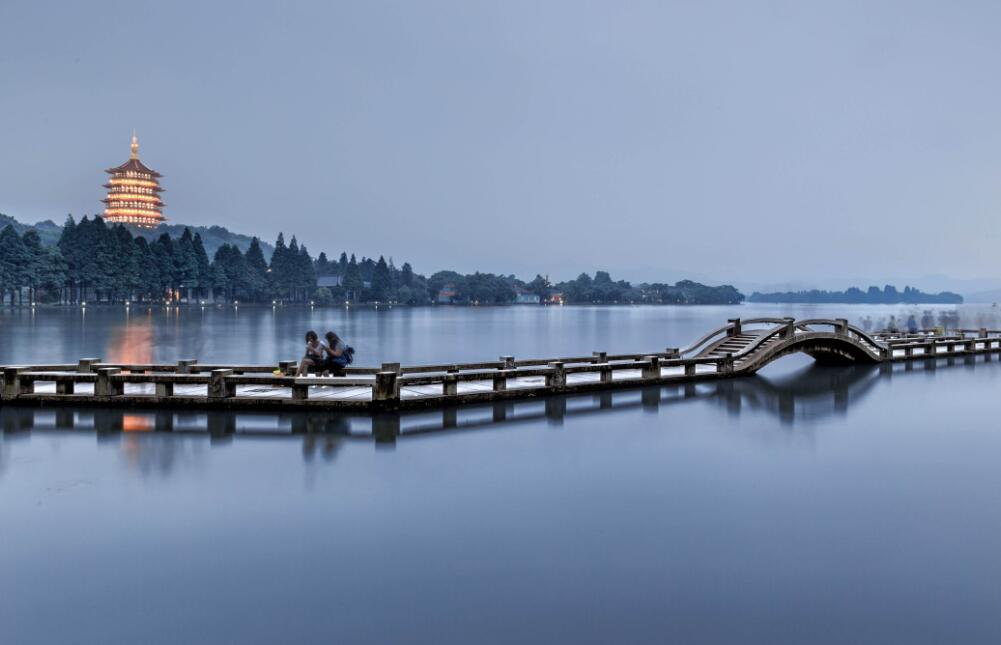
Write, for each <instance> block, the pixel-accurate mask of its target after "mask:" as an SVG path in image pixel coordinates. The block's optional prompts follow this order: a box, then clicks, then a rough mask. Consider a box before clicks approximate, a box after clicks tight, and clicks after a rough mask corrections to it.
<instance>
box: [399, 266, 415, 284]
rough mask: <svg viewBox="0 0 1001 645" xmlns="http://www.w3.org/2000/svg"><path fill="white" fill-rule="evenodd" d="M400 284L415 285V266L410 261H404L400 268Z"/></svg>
mask: <svg viewBox="0 0 1001 645" xmlns="http://www.w3.org/2000/svg"><path fill="white" fill-rule="evenodd" d="M400 284H401V285H402V286H404V287H412V286H414V268H413V267H412V266H410V263H409V262H404V263H403V267H402V268H401V269H400Z"/></svg>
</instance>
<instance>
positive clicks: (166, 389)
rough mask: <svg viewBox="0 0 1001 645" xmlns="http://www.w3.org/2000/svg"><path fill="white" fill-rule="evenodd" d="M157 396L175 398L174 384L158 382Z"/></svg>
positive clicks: (171, 382)
mask: <svg viewBox="0 0 1001 645" xmlns="http://www.w3.org/2000/svg"><path fill="white" fill-rule="evenodd" d="M156 395H157V397H161V398H163V397H168V396H174V382H173V381H157V382H156Z"/></svg>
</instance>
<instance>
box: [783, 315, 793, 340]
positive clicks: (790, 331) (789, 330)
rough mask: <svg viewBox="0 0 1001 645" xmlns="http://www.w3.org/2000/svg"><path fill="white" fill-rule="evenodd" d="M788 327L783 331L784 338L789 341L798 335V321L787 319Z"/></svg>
mask: <svg viewBox="0 0 1001 645" xmlns="http://www.w3.org/2000/svg"><path fill="white" fill-rule="evenodd" d="M785 321H786V327H785V329H783V330H782V338H785V339H786V340H789V339H790V338H792V337H793V336H795V335H796V319H795V318H786V319H785Z"/></svg>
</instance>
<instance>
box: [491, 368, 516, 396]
mask: <svg viewBox="0 0 1001 645" xmlns="http://www.w3.org/2000/svg"><path fill="white" fill-rule="evenodd" d="M512 375H514V370H497V371H496V372H494V379H493V380H494V392H503V391H504V390H506V389H507V380H508V379H509V378H511V376H512Z"/></svg>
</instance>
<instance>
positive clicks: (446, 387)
mask: <svg viewBox="0 0 1001 645" xmlns="http://www.w3.org/2000/svg"><path fill="white" fill-rule="evenodd" d="M441 393H442V394H443V395H445V396H458V394H459V375H458V373H456V372H447V373H446V374H445V376H444V377H443V378H442V380H441Z"/></svg>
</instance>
